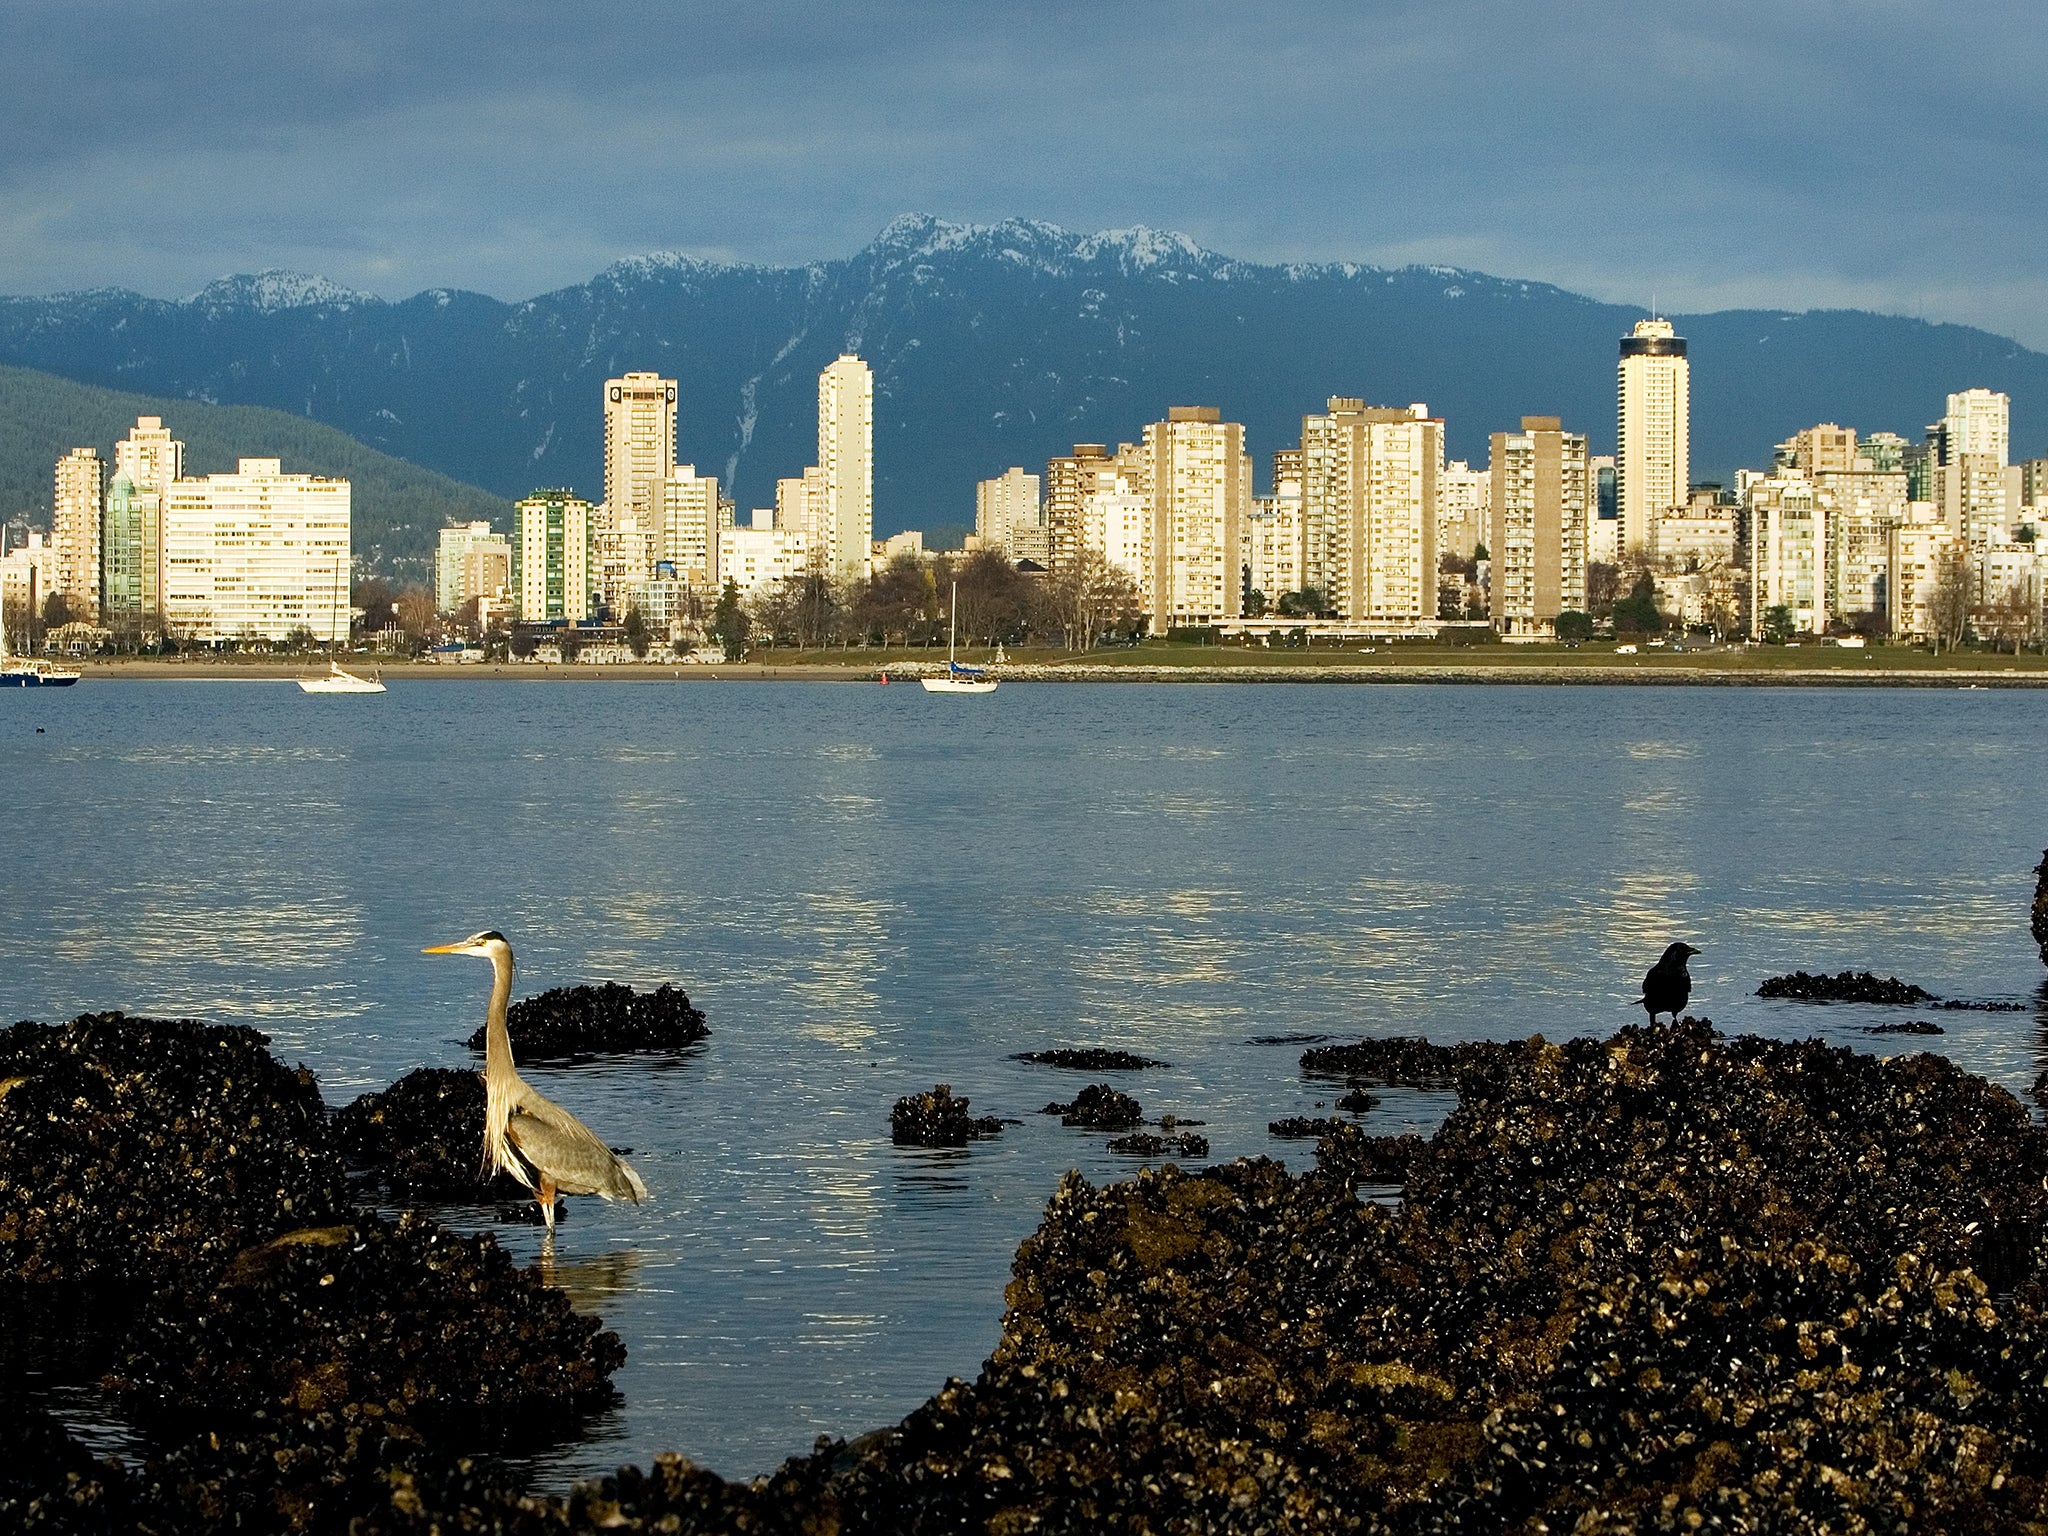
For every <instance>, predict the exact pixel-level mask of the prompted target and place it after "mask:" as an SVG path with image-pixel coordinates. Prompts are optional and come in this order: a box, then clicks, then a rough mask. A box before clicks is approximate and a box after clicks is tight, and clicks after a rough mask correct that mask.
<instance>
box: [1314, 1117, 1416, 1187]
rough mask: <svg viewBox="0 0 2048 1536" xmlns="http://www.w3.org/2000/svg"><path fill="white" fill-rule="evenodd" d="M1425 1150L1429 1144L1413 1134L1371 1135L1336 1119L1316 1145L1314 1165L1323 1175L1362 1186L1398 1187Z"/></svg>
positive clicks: (1345, 1121) (1348, 1121)
mask: <svg viewBox="0 0 2048 1536" xmlns="http://www.w3.org/2000/svg"><path fill="white" fill-rule="evenodd" d="M1428 1151H1429V1143H1428V1142H1427V1141H1425V1140H1423V1139H1422V1138H1421V1137H1420V1136H1417V1135H1415V1134H1414V1133H1413V1132H1410V1133H1408V1134H1406V1135H1401V1136H1374V1135H1371V1134H1369V1133H1368V1132H1367V1131H1365V1130H1364V1129H1363V1128H1362V1127H1361V1126H1359V1125H1358V1123H1357V1122H1356V1121H1352V1120H1338V1121H1333V1122H1331V1124H1330V1129H1329V1130H1327V1131H1325V1132H1324V1133H1323V1136H1322V1139H1321V1140H1319V1141H1318V1142H1317V1143H1316V1165H1317V1166H1318V1167H1319V1168H1321V1169H1322V1170H1323V1171H1324V1172H1325V1173H1329V1174H1332V1175H1334V1176H1336V1177H1338V1178H1343V1179H1350V1180H1355V1181H1357V1182H1359V1183H1363V1184H1401V1183H1405V1182H1406V1181H1407V1178H1408V1170H1409V1169H1411V1168H1413V1167H1414V1166H1415V1164H1416V1162H1417V1161H1418V1160H1420V1159H1421V1157H1422V1156H1423V1155H1424V1154H1425V1153H1426V1152H1428Z"/></svg>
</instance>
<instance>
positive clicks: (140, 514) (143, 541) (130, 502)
mask: <svg viewBox="0 0 2048 1536" xmlns="http://www.w3.org/2000/svg"><path fill="white" fill-rule="evenodd" d="M162 541H163V496H162V495H161V494H160V493H159V492H157V491H155V490H153V489H151V490H143V489H140V488H138V487H137V486H136V484H135V482H134V480H132V479H131V478H130V477H129V474H128V471H127V470H125V469H121V468H119V467H117V468H116V469H115V470H114V478H113V479H112V480H110V481H108V482H107V499H106V509H105V511H104V512H102V513H101V515H100V622H101V624H103V625H104V626H105V627H106V628H108V629H110V630H112V631H113V632H114V633H115V635H117V636H119V637H120V638H121V639H123V640H125V641H128V642H131V643H132V642H135V641H139V640H140V639H141V638H142V637H143V636H144V635H145V634H161V633H162V632H163V543H162Z"/></svg>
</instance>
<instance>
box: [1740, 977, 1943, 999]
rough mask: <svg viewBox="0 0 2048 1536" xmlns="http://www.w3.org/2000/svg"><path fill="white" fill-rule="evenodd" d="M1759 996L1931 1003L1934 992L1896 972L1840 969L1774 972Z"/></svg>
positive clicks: (1758, 993) (1760, 990)
mask: <svg viewBox="0 0 2048 1536" xmlns="http://www.w3.org/2000/svg"><path fill="white" fill-rule="evenodd" d="M1756 995H1757V996H1758V997H1780V998H1788V999H1790V1000H1791V1001H1793V1002H1795V1003H1889V1004H1892V1005H1895V1006H1903V1005H1905V1004H1909V1003H1931V1002H1933V1001H1934V994H1933V993H1932V992H1929V991H1928V990H1927V989H1926V988H1924V987H1917V986H1915V985H1913V983H1912V982H1910V981H1901V980H1899V978H1898V977H1896V976H1877V975H1873V974H1872V973H1871V972H1869V971H1837V972H1836V973H1835V974H1834V975H1832V976H1829V975H1819V976H1812V975H1808V974H1807V973H1806V972H1805V971H1794V972H1793V973H1792V974H1791V975H1789V976H1772V977H1769V978H1767V979H1766V980H1765V982H1764V984H1763V985H1762V986H1760V987H1758V988H1757V989H1756Z"/></svg>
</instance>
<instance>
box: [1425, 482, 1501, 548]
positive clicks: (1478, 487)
mask: <svg viewBox="0 0 2048 1536" xmlns="http://www.w3.org/2000/svg"><path fill="white" fill-rule="evenodd" d="M1436 483H1437V508H1438V511H1437V519H1436V548H1437V554H1438V556H1439V557H1441V556H1444V555H1456V556H1458V557H1459V558H1460V559H1464V560H1469V559H1471V558H1472V551H1473V550H1475V549H1477V548H1478V547H1479V546H1480V545H1481V544H1484V543H1485V542H1486V525H1487V523H1488V522H1489V521H1490V518H1489V515H1488V508H1490V507H1491V506H1492V504H1493V476H1492V475H1491V474H1489V473H1487V471H1485V470H1483V469H1474V468H1472V467H1471V466H1470V465H1469V464H1467V463H1466V462H1465V461H1464V460H1463V459H1453V460H1452V461H1451V462H1450V463H1448V464H1446V465H1445V466H1444V467H1443V472H1442V473H1441V474H1440V475H1439V476H1438V477H1437V482H1436Z"/></svg>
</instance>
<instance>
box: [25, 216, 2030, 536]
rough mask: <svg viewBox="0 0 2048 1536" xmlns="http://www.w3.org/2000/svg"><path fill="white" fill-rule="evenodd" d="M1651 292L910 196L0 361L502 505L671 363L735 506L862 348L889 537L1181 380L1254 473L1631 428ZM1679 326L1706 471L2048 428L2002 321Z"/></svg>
mask: <svg viewBox="0 0 2048 1536" xmlns="http://www.w3.org/2000/svg"><path fill="white" fill-rule="evenodd" d="M1640 314H1641V312H1640V311H1639V310H1637V309H1635V308H1633V307H1632V306H1626V305H1612V304H1606V303H1603V302H1601V301H1599V300H1595V299H1591V298H1588V297H1586V296H1584V295H1580V294H1574V293H1572V292H1570V291H1569V290H1566V289H1563V288H1560V287H1557V286H1556V285H1553V284H1548V283H1543V282H1539V281H1535V280H1526V279H1517V278H1502V277H1496V276H1493V275H1491V274H1488V273H1484V272H1478V271H1474V270H1471V269H1467V268H1462V267H1456V266H1448V265H1442V264H1411V265H1408V266H1403V267H1378V266H1372V265H1369V264H1362V263H1356V262H1292V263H1284V264H1262V263H1256V262H1246V261H1241V260H1238V259H1236V258H1233V257H1230V256H1227V255H1224V254H1222V253H1219V252H1216V251H1213V250H1209V249H1207V248H1205V247H1203V246H1201V245H1200V244H1199V243H1197V242H1195V241H1194V240H1192V239H1190V238H1189V237H1187V236H1186V235H1183V234H1179V233H1177V232H1174V231H1161V230H1155V229H1151V228H1149V227H1147V226H1144V225H1136V226H1132V227H1130V228H1127V229H1121V230H1102V231H1097V232H1095V233H1093V234H1080V233H1076V232H1073V231H1069V230H1066V229H1064V228H1062V227H1061V226H1059V225H1056V224H1051V223H1048V222H1045V221H1042V220H1031V219H1008V220H1003V221H999V222H996V223H987V224H979V223H961V222H953V221H948V220H945V219H940V218H937V217H935V216H932V215H929V214H906V215H903V216H901V217H899V218H897V219H894V220H892V221H891V222H890V223H889V224H888V225H887V226H885V227H884V229H883V230H882V231H880V232H879V233H878V234H877V236H876V237H875V239H874V240H872V241H871V242H869V244H868V245H866V246H865V247H863V248H862V249H861V250H860V251H858V252H855V253H854V254H853V255H851V256H848V257H843V258H832V259H830V260H820V261H813V262H808V263H805V264H803V265H801V266H783V267H776V266H767V265H761V264H755V263H745V262H728V261H714V260H709V259H705V258H701V257H696V256H691V255H689V254H688V253H686V252H679V251H654V252H648V253H645V254H642V255H638V256H633V257H628V258H624V259H622V260H620V261H616V262H613V263H611V264H609V265H608V266H607V267H605V268H604V269H603V270H602V271H600V272H599V273H597V274H595V275H594V276H593V277H592V278H590V279H589V280H588V281H586V282H583V283H578V284H571V285H568V286H566V287H562V288H558V289H554V290H551V291H550V292H548V293H544V294H538V295H535V296H533V297H531V298H527V299H523V300H517V301H509V302H508V301H505V300H500V299H496V298H493V297H491V296H490V295H487V294H479V293H474V292H470V291H465V290H462V289H453V288H432V289H425V290H422V291H420V292H419V293H416V294H412V295H409V296H407V297H404V298H400V299H385V298H381V297H378V296H376V295H370V294H363V293H360V292H358V291H357V290H354V289H350V288H347V287H345V286H343V285H341V284H338V283H332V282H329V281H328V280H326V279H324V278H318V277H315V276H313V275H310V274H304V273H292V272H287V271H283V270H273V271H270V272H264V273H255V274H246V275H242V276H238V277H233V278H227V279H222V280H220V281H217V282H215V283H212V284H208V285H207V286H206V287H205V288H203V289H201V290H200V292H199V293H197V294H194V295H192V296H190V297H188V298H186V299H150V298H146V297H143V296H141V295H138V294H133V293H130V292H128V291H126V290H120V289H104V288H103V289H90V290H81V291H78V292H75V293H72V294H67V295H55V296H51V297H49V298H45V299H35V298H0V362H7V363H12V364H16V365H18V366H25V367H32V368H39V369H43V370H45V371H48V372H52V373H56V374H60V375H62V376H65V377H68V378H74V379H79V380H82V381H84V382H88V383H93V384H99V385H105V386H109V387H116V388H126V389H143V390H147V391H148V392H150V393H152V394H155V395H158V396H170V397H178V396H183V397H187V398H192V399H198V400H209V401H214V402H219V403H236V404H253V405H265V406H270V407H273V408H276V409H281V410H286V411H289V412H291V413H293V414H294V415H299V416H304V417H310V418H313V419H317V420H320V421H324V422H326V423H328V424H329V425H332V426H335V427H338V428H340V429H341V430H343V431H345V432H348V433H349V434H350V435H351V436H354V437H356V438H357V439H358V440H360V441H362V442H363V443H365V444H366V445H368V446H370V447H372V448H375V449H378V450H379V451H382V452H385V453H389V454H393V455H396V456H398V457H401V458H405V459H409V460H411V461H413V462H415V463H418V464H422V465H426V466H429V467H431V468H434V469H437V470H440V471H442V472H444V473H446V474H449V475H451V476H453V477H454V478H455V479H457V480H462V481H466V482H470V483H472V484H476V485H481V486H485V487H487V488H489V489H490V490H491V491H492V492H493V493H494V494H497V495H501V496H508V497H509V496H517V495H520V494H523V493H524V492H525V491H526V490H529V489H532V488H533V487H535V486H537V485H542V484H547V485H556V484H562V485H569V486H572V487H574V488H576V489H578V490H579V491H581V492H582V493H583V494H585V495H589V496H591V497H593V498H595V497H597V496H599V495H601V494H602V489H601V487H602V406H601V390H602V385H603V381H604V380H605V379H606V378H607V377H611V376H615V375H616V374H617V373H620V372H624V371H627V370H629V369H652V370H656V371H659V372H661V373H663V374H664V375H667V376H669V377H674V378H677V379H678V381H679V384H680V389H679V395H680V402H681V403H680V412H679V421H678V456H679V457H680V458H681V459H683V460H684V461H686V462H693V463H695V464H697V465H698V466H699V468H700V469H703V470H706V471H708V472H713V473H717V474H718V475H719V476H720V478H721V481H722V482H724V484H725V485H726V487H727V488H728V489H729V490H731V491H732V492H733V493H734V494H735V495H736V499H737V500H738V502H739V505H740V508H741V511H742V513H744V512H745V511H746V510H747V509H748V508H750V507H754V506H763V505H768V504H770V503H771V502H772V500H773V489H774V481H775V479H776V478H778V477H780V476H784V475H792V474H796V473H800V472H801V470H802V468H803V467H804V465H806V464H808V463H810V462H811V460H812V458H813V457H814V454H815V411H816V377H817V373H818V370H819V369H820V368H822V367H823V366H824V365H825V364H826V363H828V362H830V361H831V359H832V358H833V357H834V356H836V355H838V353H839V352H840V351H842V350H848V351H858V352H860V353H861V355H862V356H864V357H865V358H866V359H867V360H868V362H869V363H870V365H871V366H872V367H873V368H874V370H875V376H876V435H875V451H876V531H877V534H878V535H881V534H886V533H889V532H893V531H895V530H896V529H898V528H901V527H929V526H932V525H934V524H941V523H951V524H957V523H960V522H963V521H966V520H967V518H968V515H969V509H970V508H971V507H972V506H973V495H974V483H975V481H977V480H979V479H982V478H986V477H989V476H992V475H997V474H1000V473H1001V472H1002V471H1003V470H1004V469H1005V468H1006V467H1008V466H1009V465H1011V464H1023V465H1025V466H1026V467H1027V468H1032V469H1037V468H1039V467H1040V466H1042V465H1043V463H1044V461H1045V459H1046V458H1047V457H1048V456H1050V455H1052V454H1057V453H1063V452H1065V451H1066V450H1067V449H1068V448H1069V447H1070V446H1071V445H1072V443H1074V442H1076V441H1107V442H1110V443H1115V442H1117V441H1120V440H1127V439H1132V438H1135V437H1136V436H1137V435H1138V433H1139V432H1141V431H1142V429H1143V426H1144V424H1145V423H1146V422H1148V421H1153V420H1157V419H1159V418H1160V417H1161V416H1163V415H1164V413H1165V409H1166V407H1167V406H1169V405H1173V404H1192V403H1199V404H1208V405H1215V406H1218V407H1219V408H1220V409H1222V411H1223V413H1224V415H1225V418H1226V419H1231V420H1239V421H1243V422H1244V423H1245V425H1246V428H1247V437H1248V441H1249V442H1250V444H1251V446H1252V449H1253V452H1254V454H1255V455H1256V458H1257V461H1258V463H1259V466H1260V467H1259V479H1260V480H1261V482H1263V481H1264V480H1265V479H1266V466H1267V464H1268V463H1269V462H1270V455H1271V452H1272V450H1274V449H1275V448H1279V447H1282V446H1285V445H1286V444H1288V443H1291V442H1292V441H1294V440H1295V438H1296V436H1297V434H1298V432H1299V426H1300V417H1301V416H1302V415H1303V414H1304V413H1306V412H1310V411H1315V410H1319V409H1321V408H1322V405H1323V402H1324V400H1325V399H1326V398H1327V397H1328V396H1330V395H1334V394H1342V395H1355V396H1363V397H1365V398H1367V399H1371V400H1375V401H1378V402H1384V403H1389V404H1401V405H1405V404H1407V403H1410V402H1412V401H1427V402H1428V403H1429V405H1430V406H1431V408H1432V410H1433V411H1434V412H1436V413H1437V414H1440V415H1443V416H1444V417H1445V418H1446V420H1447V423H1448V427H1447V435H1448V438H1449V442H1450V449H1451V453H1452V455H1453V456H1454V457H1459V458H1465V459H1468V460H1470V461H1472V462H1475V463H1484V462H1485V460H1486V456H1487V441H1486V438H1487V434H1489V433H1491V432H1495V431H1503V430H1509V429H1512V428H1513V427H1514V426H1515V425H1516V424H1517V423H1518V422H1519V420H1520V418H1521V416H1523V415H1525V414H1530V415H1533V414H1557V415H1561V416H1563V417H1564V418H1565V423H1566V425H1567V426H1568V427H1570V428H1571V429H1573V430H1578V431H1584V432H1586V433H1587V434H1588V436H1589V438H1590V439H1591V440H1592V443H1593V447H1594V451H1595V452H1604V451H1611V448H1612V442H1613V434H1614V398H1613V389H1614V364H1615V356H1616V343H1617V341H1618V339H1619V338H1620V337H1621V336H1622V335H1623V334H1625V333H1626V332H1627V330H1628V329H1629V327H1630V326H1631V325H1632V324H1633V322H1634V321H1635V320H1636V319H1637V318H1640ZM1671 318H1672V319H1673V321H1674V323H1676V324H1677V325H1678V326H1679V329H1680V331H1681V332H1682V333H1683V334H1685V335H1686V336H1687V337H1688V339H1689V340H1690V342H1691V350H1692V358H1693V441H1694V445H1695V446H1694V463H1693V468H1694V476H1695V478H1696V479H1711V478H1716V477H1725V476H1726V475H1727V474H1728V473H1729V472H1731V471H1732V470H1733V469H1734V468H1736V467H1737V466H1739V465H1745V464H1748V465H1756V464H1767V463H1768V462H1769V454H1770V450H1771V446H1772V445H1773V444H1774V443H1776V442H1778V441H1780V440H1781V439H1783V438H1784V437H1786V436H1788V435H1790V434H1791V433H1792V432H1794V431H1796V430H1798V429H1799V428H1800V427H1802V426H1807V425H1811V424H1813V423H1815V422H1818V421H1823V420H1834V421H1838V422H1841V423H1843V424H1845V425H1849V426H1854V427H1856V428H1858V429H1859V430H1862V431H1870V430H1874V429H1878V428H1886V429H1890V430H1894V431H1900V432H1903V433H1905V434H1906V435H1908V436H1909V437H1914V438H1917V436H1918V434H1919V432H1920V429H1921V427H1922V426H1923V425H1924V424H1925V423H1926V422H1928V421H1930V420H1933V419H1935V418H1936V417H1938V416H1939V415H1940V414H1941V411H1942V407H1943V397H1944V396H1945V395H1946V394H1947V393H1948V392H1949V391H1951V390H1959V389H1964V388H1969V387H1972V386H1974V385H1984V386H1987V387H1990V388H1995V389H2005V390H2006V391H2007V392H2008V393H2010V394H2012V395H2013V397H2014V406H2013V440H2014V444H2015V448H2016V450H2017V451H2016V457H2017V456H2024V454H2025V453H2029V452H2032V453H2038V452H2042V451H2044V450H2048V356H2044V355H2043V354H2041V353H2038V352H2034V351H2032V350H2030V349H2027V348H2025V347H2022V346H2020V344H2019V343H2017V342H2016V341H2014V340H2012V339H2011V338H2008V337H2001V336H1996V335H1994V334H1993V333H1990V332H1987V331H1979V330H1974V329H1972V328H1969V327H1963V326H1956V325H1948V324H1942V323H1938V322H1929V321H1924V320H1916V319H1911V318H1907V317H1898V316H1883V315H1874V314H1871V313H1869V312H1867V311H1860V310H1808V311H1792V310H1724V311H1718V312H1710V313H1706V314H1700V315H1674V316H1672V317H1671Z"/></svg>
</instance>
